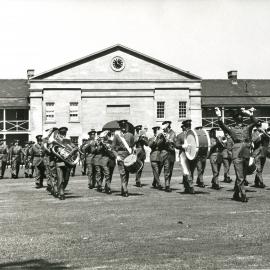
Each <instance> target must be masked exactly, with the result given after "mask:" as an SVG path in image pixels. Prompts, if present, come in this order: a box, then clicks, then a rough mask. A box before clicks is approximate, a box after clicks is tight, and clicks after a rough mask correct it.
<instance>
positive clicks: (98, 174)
mask: <svg viewBox="0 0 270 270" xmlns="http://www.w3.org/2000/svg"><path fill="white" fill-rule="evenodd" d="M101 132H102V131H97V140H96V141H95V144H96V150H95V155H94V157H93V164H94V168H95V178H96V185H97V191H98V192H102V182H103V178H104V175H103V171H102V168H101V164H100V160H101V157H102V146H101V145H100V137H99V136H100V134H101Z"/></svg>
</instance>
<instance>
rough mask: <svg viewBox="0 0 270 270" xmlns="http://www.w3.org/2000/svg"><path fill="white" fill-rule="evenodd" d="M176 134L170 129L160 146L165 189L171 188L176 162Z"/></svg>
mask: <svg viewBox="0 0 270 270" xmlns="http://www.w3.org/2000/svg"><path fill="white" fill-rule="evenodd" d="M175 137H176V135H175V132H174V131H173V130H172V129H170V130H169V132H168V133H167V134H166V139H165V140H163V143H162V144H161V145H160V161H161V164H160V165H161V170H162V168H163V167H164V178H165V188H170V185H171V178H172V172H173V166H174V162H175V146H174V144H175Z"/></svg>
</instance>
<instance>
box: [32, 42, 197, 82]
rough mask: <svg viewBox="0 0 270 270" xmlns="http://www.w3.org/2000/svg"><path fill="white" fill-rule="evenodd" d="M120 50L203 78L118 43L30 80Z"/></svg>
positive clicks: (168, 68) (183, 74)
mask: <svg viewBox="0 0 270 270" xmlns="http://www.w3.org/2000/svg"><path fill="white" fill-rule="evenodd" d="M118 50H120V51H122V52H125V53H128V54H130V55H133V56H135V57H137V58H140V59H142V60H145V61H147V62H150V63H152V64H155V65H158V66H160V67H162V68H164V69H167V70H170V71H172V72H175V73H177V74H180V75H182V76H186V77H187V78H189V79H192V80H201V78H200V77H199V76H197V75H194V74H192V73H190V72H188V71H185V70H182V69H179V68H176V67H174V66H171V65H169V64H166V63H164V62H162V61H160V60H157V59H155V58H152V57H150V56H147V55H145V54H142V53H140V52H137V51H135V50H132V49H130V48H128V47H125V46H123V45H121V44H116V45H114V46H112V47H109V48H106V49H104V50H101V51H99V52H96V53H93V54H90V55H87V56H85V57H82V58H80V59H77V60H75V61H72V62H69V63H66V64H64V65H62V66H58V67H56V68H54V69H51V70H49V71H46V72H43V73H41V74H38V75H36V76H34V77H32V78H31V80H30V81H32V80H40V79H45V78H46V77H49V76H52V75H54V74H57V73H59V72H62V71H65V70H67V69H70V68H72V67H76V66H78V65H81V64H83V63H86V62H89V61H91V60H94V59H96V58H99V57H101V56H104V55H106V54H109V53H112V52H115V51H118Z"/></svg>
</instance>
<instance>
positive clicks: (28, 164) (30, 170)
mask: <svg viewBox="0 0 270 270" xmlns="http://www.w3.org/2000/svg"><path fill="white" fill-rule="evenodd" d="M32 147H33V145H29V146H27V147H25V148H24V149H23V155H24V175H25V177H26V178H27V177H30V178H32V176H33V174H34V169H35V166H34V165H33V163H32V161H31V149H32Z"/></svg>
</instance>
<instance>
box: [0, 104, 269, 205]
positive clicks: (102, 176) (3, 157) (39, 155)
mask: <svg viewBox="0 0 270 270" xmlns="http://www.w3.org/2000/svg"><path fill="white" fill-rule="evenodd" d="M254 110H255V109H254V108H251V109H249V110H246V109H244V108H241V110H240V111H238V112H237V113H235V114H234V116H233V119H234V121H235V124H234V125H230V126H228V125H226V124H225V123H224V122H223V121H222V118H221V112H220V110H219V108H215V111H216V115H217V118H218V125H219V127H215V128H212V129H211V130H210V131H209V132H207V131H206V130H204V129H203V128H202V127H197V128H195V129H191V123H192V120H190V119H187V120H184V121H182V122H181V128H182V132H181V133H180V134H178V135H176V134H175V132H174V131H173V130H172V128H171V121H164V122H163V123H162V125H161V126H155V127H153V128H152V129H153V136H152V137H150V138H148V137H147V135H146V132H145V131H144V130H142V125H137V126H135V127H134V128H135V134H133V132H132V130H130V125H129V123H128V121H127V120H120V121H118V125H119V130H114V131H112V130H103V131H98V132H97V131H96V130H94V129H92V130H90V131H89V132H88V135H89V138H88V139H83V141H82V145H81V146H80V147H77V146H75V145H74V144H73V143H72V142H71V140H70V139H69V138H68V137H67V136H66V135H67V131H68V128H66V127H60V128H51V129H49V130H47V131H46V132H48V134H47V136H45V137H43V136H42V135H37V136H36V140H37V143H34V142H32V141H30V142H27V143H25V147H24V148H22V147H21V146H20V145H19V141H18V140H15V141H14V144H13V145H12V146H11V147H9V148H8V147H7V146H6V145H5V140H4V139H1V140H0V178H1V179H2V178H3V177H4V174H5V170H6V167H7V165H10V172H11V177H12V178H18V174H19V170H20V165H21V164H24V165H25V171H24V174H25V177H30V178H31V177H32V176H34V177H35V186H36V188H42V187H43V180H44V179H45V178H47V191H48V192H50V193H51V194H52V195H54V196H55V197H56V198H58V199H60V200H64V199H65V188H66V187H67V185H68V182H69V178H70V175H74V172H75V166H76V164H77V163H78V161H79V160H80V162H81V166H82V175H87V178H88V188H89V189H93V188H96V190H97V191H98V192H103V191H104V192H105V193H106V194H111V193H112V191H111V182H112V176H113V172H114V169H115V166H116V165H117V166H118V171H119V174H120V179H121V195H122V196H123V197H128V196H129V193H128V182H129V175H130V173H133V174H135V181H136V186H137V187H142V183H141V176H142V171H143V168H144V162H145V159H146V151H145V147H149V148H150V149H151V152H150V164H151V168H152V172H153V182H152V187H153V188H154V189H158V190H163V189H164V191H165V192H171V191H172V190H171V177H172V174H173V168H174V163H175V160H176V150H178V153H179V161H180V166H181V169H182V175H183V180H182V183H183V186H184V192H185V193H188V194H195V193H196V192H195V189H194V172H195V169H196V170H197V179H196V184H197V186H198V187H201V188H204V187H205V184H204V181H203V174H204V170H205V166H206V163H207V158H208V159H209V161H210V165H211V169H212V174H213V176H212V181H211V183H212V186H211V188H212V189H215V190H219V189H220V188H221V186H220V180H219V176H220V170H221V165H222V164H223V167H224V179H223V181H224V182H226V183H231V182H232V179H231V177H230V166H231V164H233V166H234V169H235V176H236V180H235V185H234V194H233V198H232V199H234V200H237V201H241V202H247V201H248V198H247V196H246V185H248V182H247V175H248V174H252V173H255V179H254V186H255V187H257V188H264V187H265V184H264V182H263V169H264V165H265V162H266V158H267V157H270V146H269V141H270V128H268V126H265V125H263V124H264V123H262V122H261V121H259V120H258V119H256V118H255V117H254V116H253V113H254ZM243 117H249V121H250V123H249V124H248V125H246V124H244V121H243V119H244V118H243ZM220 129H221V130H222V131H223V136H218V133H219V134H220V133H221V132H220V131H218V130H220ZM162 170H164V180H165V181H164V185H163V184H162V183H161V172H162ZM103 180H104V181H103Z"/></svg>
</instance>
